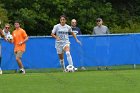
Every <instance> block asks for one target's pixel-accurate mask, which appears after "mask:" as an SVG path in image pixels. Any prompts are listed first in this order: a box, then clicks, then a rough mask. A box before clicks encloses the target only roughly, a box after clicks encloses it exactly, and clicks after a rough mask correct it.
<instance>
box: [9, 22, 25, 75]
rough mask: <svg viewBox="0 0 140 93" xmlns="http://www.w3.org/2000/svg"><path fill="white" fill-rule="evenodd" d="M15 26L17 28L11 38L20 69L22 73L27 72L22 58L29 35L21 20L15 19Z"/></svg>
mask: <svg viewBox="0 0 140 93" xmlns="http://www.w3.org/2000/svg"><path fill="white" fill-rule="evenodd" d="M14 26H15V30H14V31H13V33H12V36H13V39H12V40H11V42H12V43H14V53H15V56H16V61H17V63H18V66H19V69H20V73H22V74H25V69H24V66H23V63H22V61H21V58H22V55H23V53H24V52H25V48H26V44H25V43H26V41H27V40H28V36H27V34H26V32H25V30H24V29H22V28H21V27H20V23H19V21H15V23H14Z"/></svg>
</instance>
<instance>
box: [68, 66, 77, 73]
mask: <svg viewBox="0 0 140 93" xmlns="http://www.w3.org/2000/svg"><path fill="white" fill-rule="evenodd" d="M74 71H75V68H74V66H73V65H68V66H67V67H66V72H74Z"/></svg>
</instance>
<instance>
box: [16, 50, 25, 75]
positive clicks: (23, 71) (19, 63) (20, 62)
mask: <svg viewBox="0 0 140 93" xmlns="http://www.w3.org/2000/svg"><path fill="white" fill-rule="evenodd" d="M22 54H23V52H22V51H17V52H15V55H16V61H17V63H18V66H19V68H20V72H21V73H23V74H25V70H24V66H23V64H22V61H21V58H22Z"/></svg>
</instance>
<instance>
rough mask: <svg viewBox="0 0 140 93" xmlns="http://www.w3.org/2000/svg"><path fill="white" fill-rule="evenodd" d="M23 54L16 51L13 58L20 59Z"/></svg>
mask: <svg viewBox="0 0 140 93" xmlns="http://www.w3.org/2000/svg"><path fill="white" fill-rule="evenodd" d="M23 53H24V52H23V51H17V52H15V56H16V57H19V58H22V55H23Z"/></svg>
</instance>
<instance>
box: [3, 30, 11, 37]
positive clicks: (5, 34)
mask: <svg viewBox="0 0 140 93" xmlns="http://www.w3.org/2000/svg"><path fill="white" fill-rule="evenodd" d="M2 31H3V34H4V36H5V37H6V38H7V36H8V35H10V32H9V31H8V32H7V33H6V32H5V31H4V30H2Z"/></svg>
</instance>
